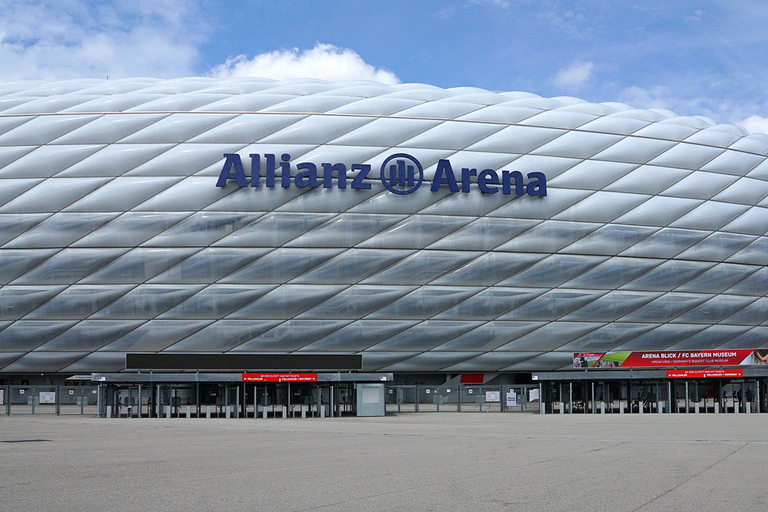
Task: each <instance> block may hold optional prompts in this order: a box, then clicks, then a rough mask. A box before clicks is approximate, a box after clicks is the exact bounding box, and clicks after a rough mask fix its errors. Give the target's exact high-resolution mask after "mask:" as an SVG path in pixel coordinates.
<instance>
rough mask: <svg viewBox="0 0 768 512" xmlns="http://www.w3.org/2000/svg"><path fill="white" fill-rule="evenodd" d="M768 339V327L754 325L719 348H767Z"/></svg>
mask: <svg viewBox="0 0 768 512" xmlns="http://www.w3.org/2000/svg"><path fill="white" fill-rule="evenodd" d="M766 339H768V327H753V328H752V329H750V330H749V331H747V332H745V333H744V334H741V335H739V336H736V337H735V338H732V339H730V340H729V341H727V342H725V343H724V344H722V345H721V346H720V347H718V348H766V343H765V340H766Z"/></svg>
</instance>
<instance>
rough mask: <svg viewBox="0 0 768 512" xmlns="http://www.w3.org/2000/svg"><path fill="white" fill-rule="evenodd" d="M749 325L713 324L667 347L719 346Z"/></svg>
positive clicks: (691, 348)
mask: <svg viewBox="0 0 768 512" xmlns="http://www.w3.org/2000/svg"><path fill="white" fill-rule="evenodd" d="M749 329H750V328H749V327H742V326H736V325H713V326H711V327H708V328H707V329H705V330H703V331H701V332H698V333H696V334H694V335H693V336H691V337H690V338H686V339H685V340H683V341H681V342H680V343H678V344H676V345H672V346H671V347H669V349H670V350H707V349H713V348H717V347H720V346H722V345H724V344H726V343H728V342H729V341H730V340H732V339H734V338H736V337H737V336H739V335H740V334H743V333H744V332H746V331H748V330H749Z"/></svg>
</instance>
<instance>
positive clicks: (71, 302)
mask: <svg viewBox="0 0 768 512" xmlns="http://www.w3.org/2000/svg"><path fill="white" fill-rule="evenodd" d="M129 288H130V287H129V286H116V285H111V286H108V287H107V286H71V287H69V288H67V289H66V290H64V291H63V292H61V293H60V294H58V295H57V296H56V297H54V298H53V299H51V300H50V301H48V302H46V303H45V304H43V305H42V306H40V307H38V308H37V309H35V310H34V311H33V312H32V313H30V314H29V318H30V319H48V318H51V319H59V318H61V319H70V318H71V319H81V318H85V317H88V316H90V315H92V314H93V313H95V312H96V311H98V310H100V309H101V308H103V307H104V306H106V305H107V304H109V303H110V302H112V301H114V300H115V299H117V298H118V297H120V296H122V295H124V294H125V293H126V292H127V291H128V289H129Z"/></svg>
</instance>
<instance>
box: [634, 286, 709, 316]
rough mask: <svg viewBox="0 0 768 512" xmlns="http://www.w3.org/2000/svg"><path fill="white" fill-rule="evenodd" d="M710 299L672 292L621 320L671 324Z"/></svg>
mask: <svg viewBox="0 0 768 512" xmlns="http://www.w3.org/2000/svg"><path fill="white" fill-rule="evenodd" d="M709 298H711V295H704V294H693V293H674V292H670V293H667V294H666V295H663V296H661V297H659V298H658V299H656V300H654V301H653V302H651V303H649V304H646V305H645V306H643V307H641V308H640V309H638V310H636V311H634V312H632V313H629V314H628V315H626V316H624V317H623V318H622V319H621V320H622V321H624V322H669V321H670V320H672V319H673V318H675V317H678V316H680V315H682V314H683V313H685V312H686V311H688V310H690V309H693V308H694V307H696V306H698V305H699V304H701V303H702V302H704V301H706V300H707V299H709Z"/></svg>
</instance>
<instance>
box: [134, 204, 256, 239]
mask: <svg viewBox="0 0 768 512" xmlns="http://www.w3.org/2000/svg"><path fill="white" fill-rule="evenodd" d="M259 216H260V214H241V213H217V212H210V213H208V212H197V213H194V214H192V215H191V216H189V217H187V218H186V219H184V220H183V221H181V222H179V223H178V224H175V225H174V226H172V227H171V228H169V229H168V230H167V231H165V232H163V233H161V234H159V235H157V236H156V237H155V238H153V239H152V240H150V241H149V242H147V243H146V245H148V246H153V247H199V246H206V245H210V244H212V243H213V242H215V241H216V240H218V239H220V238H222V237H224V236H226V235H229V234H231V233H233V232H235V231H237V230H238V229H240V228H242V227H243V226H245V225H247V224H248V223H250V222H252V221H254V220H255V219H257V218H258V217H259Z"/></svg>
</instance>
